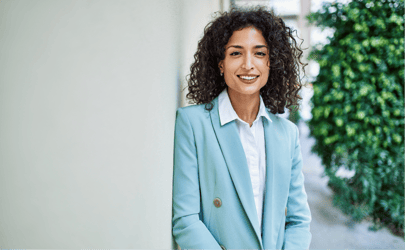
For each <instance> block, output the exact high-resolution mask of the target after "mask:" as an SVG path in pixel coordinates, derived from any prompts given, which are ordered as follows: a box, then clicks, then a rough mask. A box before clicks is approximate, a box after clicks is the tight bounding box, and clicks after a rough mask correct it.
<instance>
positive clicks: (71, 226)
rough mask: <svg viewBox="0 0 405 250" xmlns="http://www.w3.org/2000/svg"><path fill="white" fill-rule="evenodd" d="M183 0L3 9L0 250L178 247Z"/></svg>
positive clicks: (79, 1)
mask: <svg viewBox="0 0 405 250" xmlns="http://www.w3.org/2000/svg"><path fill="white" fill-rule="evenodd" d="M181 2H182V1H180V0H159V1H157V0H153V1H141V0H139V1H138V0H97V1H95V0H35V1H32V0H0V248H144V249H150V248H160V249H168V248H171V247H172V242H171V240H172V239H171V186H172V163H173V132H174V120H175V110H176V108H177V106H178V103H179V101H178V89H179V87H178V83H179V66H180V63H179V55H180V54H181V53H180V52H179V51H180V50H181V48H180V46H179V44H180V43H179V42H180V37H181V36H180V34H181V29H180V24H181V13H182V10H181ZM200 2H201V1H200Z"/></svg>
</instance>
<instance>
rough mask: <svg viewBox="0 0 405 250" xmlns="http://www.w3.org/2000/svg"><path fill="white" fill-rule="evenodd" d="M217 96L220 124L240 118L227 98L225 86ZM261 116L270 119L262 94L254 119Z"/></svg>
mask: <svg viewBox="0 0 405 250" xmlns="http://www.w3.org/2000/svg"><path fill="white" fill-rule="evenodd" d="M217 98H218V112H219V119H220V121H221V126H223V125H225V124H226V123H228V122H231V121H233V120H237V119H238V120H241V119H240V118H239V117H238V115H237V114H236V112H235V110H234V109H233V107H232V104H231V99H230V98H229V95H228V90H227V88H225V89H224V90H222V92H221V93H220V94H219V95H218V97H217ZM261 116H263V117H265V118H266V119H267V120H269V121H272V120H271V119H270V117H269V114H268V113H267V110H266V106H264V102H263V98H262V96H260V106H259V113H258V114H257V117H256V120H257V119H260V117H261Z"/></svg>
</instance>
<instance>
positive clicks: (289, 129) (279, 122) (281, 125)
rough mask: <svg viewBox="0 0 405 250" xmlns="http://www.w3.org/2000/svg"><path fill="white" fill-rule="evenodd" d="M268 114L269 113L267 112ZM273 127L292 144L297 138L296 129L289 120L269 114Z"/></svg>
mask: <svg viewBox="0 0 405 250" xmlns="http://www.w3.org/2000/svg"><path fill="white" fill-rule="evenodd" d="M269 113H270V112H269ZM270 119H271V120H272V122H273V125H274V127H275V128H276V129H277V130H279V131H280V132H282V133H283V134H284V135H285V136H286V137H287V138H289V140H290V141H291V142H292V143H295V141H296V140H297V139H298V138H299V132H298V127H297V125H295V123H293V122H291V121H290V120H288V119H286V118H283V117H280V116H277V115H274V114H272V113H270Z"/></svg>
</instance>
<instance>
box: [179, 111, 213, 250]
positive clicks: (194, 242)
mask: <svg viewBox="0 0 405 250" xmlns="http://www.w3.org/2000/svg"><path fill="white" fill-rule="evenodd" d="M199 213H200V186H199V178H198V163H197V151H196V145H195V139H194V131H193V128H192V126H191V123H190V121H189V119H188V117H187V114H186V111H185V110H183V109H178V110H177V113H176V126H175V135H174V167H173V220H172V223H173V236H174V238H175V240H176V242H177V244H178V245H179V246H180V247H181V248H187V249H196V248H198V249H221V247H220V246H219V244H218V243H217V241H216V240H215V238H214V237H213V236H212V234H211V233H210V231H209V230H208V228H207V227H206V226H205V225H204V223H203V222H202V221H201V220H200V218H199Z"/></svg>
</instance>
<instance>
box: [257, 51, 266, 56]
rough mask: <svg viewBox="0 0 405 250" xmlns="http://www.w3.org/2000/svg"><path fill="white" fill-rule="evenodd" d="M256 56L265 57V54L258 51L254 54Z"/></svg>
mask: <svg viewBox="0 0 405 250" xmlns="http://www.w3.org/2000/svg"><path fill="white" fill-rule="evenodd" d="M256 55H258V56H265V55H266V53H264V52H261V51H259V52H257V53H256Z"/></svg>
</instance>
